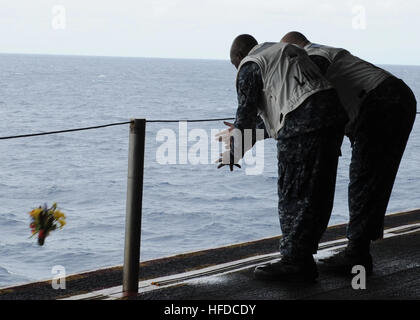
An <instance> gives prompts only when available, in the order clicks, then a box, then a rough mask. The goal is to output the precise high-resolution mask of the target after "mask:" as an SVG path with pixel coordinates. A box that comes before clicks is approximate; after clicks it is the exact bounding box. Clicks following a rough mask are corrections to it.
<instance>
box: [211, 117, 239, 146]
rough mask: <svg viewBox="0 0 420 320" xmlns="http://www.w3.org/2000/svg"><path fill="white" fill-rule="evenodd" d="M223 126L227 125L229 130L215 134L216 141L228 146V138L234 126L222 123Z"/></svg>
mask: <svg viewBox="0 0 420 320" xmlns="http://www.w3.org/2000/svg"><path fill="white" fill-rule="evenodd" d="M223 123H224V124H225V125H227V126H228V127H229V128H227V129H225V130H223V131H220V132H219V133H216V134H215V137H216V141H219V142H224V143H225V146H227V145H229V143H230V136H231V132H232V130H233V129H235V125H234V124H233V123H230V122H227V121H223Z"/></svg>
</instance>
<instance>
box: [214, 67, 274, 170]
mask: <svg viewBox="0 0 420 320" xmlns="http://www.w3.org/2000/svg"><path fill="white" fill-rule="evenodd" d="M262 92H263V82H262V77H261V71H260V68H259V67H258V65H257V64H256V63H253V62H250V63H247V64H245V65H243V66H242V67H241V69H240V70H239V74H238V80H237V95H238V109H237V111H236V120H235V122H234V123H233V124H231V123H228V122H225V124H226V125H227V126H229V129H227V130H225V131H223V132H222V133H221V134H219V135H218V137H219V141H224V142H225V144H227V145H228V146H229V148H228V149H229V150H227V151H226V153H228V152H229V153H230V162H229V161H227V162H228V163H230V168H231V170H232V169H233V166H232V165H233V164H234V163H236V162H238V161H239V160H240V159H241V158H242V157H243V155H244V154H245V152H246V151H247V150H246V149H245V148H244V147H245V146H247V147H248V149H249V147H252V146H253V145H254V144H255V142H256V140H257V139H256V138H257V135H256V129H264V138H268V134H267V131H266V130H265V126H264V122H263V121H262V119H261V118H260V117H259V116H258V115H257V112H258V111H257V110H258V106H259V105H260V104H261V99H262ZM235 129H236V131H234V130H235ZM246 129H251V130H252V142H251V143H250V144H249V143H247V144H245V143H244V131H245V130H246ZM238 130H239V131H240V133H241V137H242V139H241V140H242V143H241V145H240V146H239V147H240V150H241V151H240V153H241V154H236V153H237V152H236V153H235V150H236V149H235V144H234V139H233V138H234V137H235V133H238ZM236 136H238V135H237V134H236ZM236 143H238V139H236ZM236 147H237V148H238V145H237V146H236ZM224 156H225V157H226V156H227V154H225V155H224ZM222 157H223V154H222ZM219 162H222V158H220V159H219ZM225 162H226V161H223V163H222V164H221V165H220V166H219V168H220V167H222V166H223V165H225V164H227V163H225Z"/></svg>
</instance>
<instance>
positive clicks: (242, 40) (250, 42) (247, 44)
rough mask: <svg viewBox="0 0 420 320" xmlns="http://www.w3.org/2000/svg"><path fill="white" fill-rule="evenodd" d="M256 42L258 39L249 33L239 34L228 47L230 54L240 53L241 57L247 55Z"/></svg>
mask: <svg viewBox="0 0 420 320" xmlns="http://www.w3.org/2000/svg"><path fill="white" fill-rule="evenodd" d="M257 44H258V41H257V40H256V39H255V38H254V37H253V36H251V35H249V34H241V35H239V36H237V37H236V38H235V40H233V42H232V46H231V48H230V56H231V57H232V55H237V54H240V55H242V56H243V57H245V56H247V55H248V53H249V52H250V51H251V49H252V48H253V47H255V46H256V45H257Z"/></svg>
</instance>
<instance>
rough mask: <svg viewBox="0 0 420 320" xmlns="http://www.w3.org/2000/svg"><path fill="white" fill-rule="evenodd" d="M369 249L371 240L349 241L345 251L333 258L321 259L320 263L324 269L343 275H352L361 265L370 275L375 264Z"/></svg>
mask: <svg viewBox="0 0 420 320" xmlns="http://www.w3.org/2000/svg"><path fill="white" fill-rule="evenodd" d="M369 247H370V240H358V241H354V240H353V241H352V240H349V243H348V244H347V247H346V249H345V250H343V251H341V252H339V253H338V254H336V255H334V256H332V257H329V258H326V259H320V262H321V264H322V266H323V267H324V268H326V269H328V270H331V271H336V272H339V273H343V274H351V271H352V269H353V267H354V266H356V265H361V266H363V267H364V268H365V270H366V274H367V275H370V274H371V273H372V270H373V263H372V256H371V254H370V250H369V249H370V248H369Z"/></svg>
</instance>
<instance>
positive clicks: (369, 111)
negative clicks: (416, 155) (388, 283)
mask: <svg viewBox="0 0 420 320" xmlns="http://www.w3.org/2000/svg"><path fill="white" fill-rule="evenodd" d="M310 58H311V59H312V61H313V62H314V63H315V64H316V65H317V66H318V67H319V69H320V70H321V72H322V74H325V73H326V71H327V69H328V67H329V65H330V63H329V62H328V60H327V59H325V58H324V57H321V56H316V55H314V56H310ZM416 105H417V102H416V98H415V97H414V94H413V92H412V91H411V90H410V88H409V87H408V86H407V85H406V84H405V83H404V82H403V81H402V80H400V79H397V78H395V77H390V78H388V79H387V80H385V81H384V82H382V83H381V84H380V85H379V86H378V87H377V88H376V89H374V90H373V91H371V92H369V94H368V95H367V97H366V100H365V101H364V102H363V105H362V106H361V108H360V111H359V115H358V117H357V118H356V119H355V120H354V121H352V122H351V123H348V125H347V127H346V135H347V136H348V137H349V139H350V141H351V144H352V157H351V163H350V183H349V189H348V199H349V200H348V201H349V212H350V221H349V224H348V227H347V238H348V239H350V240H353V241H362V242H366V241H369V240H376V239H379V238H382V236H383V228H384V217H385V212H386V208H387V206H388V202H389V198H390V196H391V192H392V187H393V185H394V181H395V178H396V175H397V172H398V167H399V165H400V162H401V158H402V156H403V153H404V150H405V146H406V145H407V140H408V137H409V135H410V132H411V129H412V127H413V124H414V120H415V117H416Z"/></svg>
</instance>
